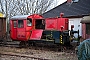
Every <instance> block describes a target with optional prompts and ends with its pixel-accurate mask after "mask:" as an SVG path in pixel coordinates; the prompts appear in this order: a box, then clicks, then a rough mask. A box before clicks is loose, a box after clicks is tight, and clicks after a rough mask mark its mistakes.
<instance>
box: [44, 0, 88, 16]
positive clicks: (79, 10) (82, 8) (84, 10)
mask: <svg viewBox="0 0 90 60" xmlns="http://www.w3.org/2000/svg"><path fill="white" fill-rule="evenodd" d="M61 12H62V13H64V17H70V16H85V15H90V0H79V1H78V2H77V3H71V4H69V3H67V2H64V3H63V4H61V5H59V6H57V7H55V8H53V9H51V10H49V11H47V12H46V13H44V14H43V16H44V17H45V18H47V17H57V16H58V17H59V16H60V13H61Z"/></svg>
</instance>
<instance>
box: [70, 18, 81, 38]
mask: <svg viewBox="0 0 90 60" xmlns="http://www.w3.org/2000/svg"><path fill="white" fill-rule="evenodd" d="M81 19H82V18H69V30H71V25H74V30H75V31H77V30H79V35H80V36H82V24H81V23H80V21H81ZM77 36H78V35H77V34H75V37H77Z"/></svg>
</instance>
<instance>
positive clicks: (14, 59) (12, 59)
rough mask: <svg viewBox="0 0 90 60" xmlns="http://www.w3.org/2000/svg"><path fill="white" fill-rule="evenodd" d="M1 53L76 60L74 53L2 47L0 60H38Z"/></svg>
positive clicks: (0, 47)
mask: <svg viewBox="0 0 90 60" xmlns="http://www.w3.org/2000/svg"><path fill="white" fill-rule="evenodd" d="M3 53H12V54H21V55H29V56H32V57H39V58H44V59H50V60H78V59H77V55H76V53H74V52H72V51H71V52H70V50H69V52H60V51H51V50H43V49H42V50H41V49H40V50H39V49H32V48H15V47H3V46H0V60H38V59H34V58H29V57H23V56H13V55H2V54H3Z"/></svg>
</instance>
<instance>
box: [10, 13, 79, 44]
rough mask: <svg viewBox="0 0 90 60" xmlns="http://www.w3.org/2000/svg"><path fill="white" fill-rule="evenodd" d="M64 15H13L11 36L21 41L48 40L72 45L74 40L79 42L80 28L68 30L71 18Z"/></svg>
mask: <svg viewBox="0 0 90 60" xmlns="http://www.w3.org/2000/svg"><path fill="white" fill-rule="evenodd" d="M62 16H63V15H62V14H60V18H43V16H41V15H39V14H33V15H24V16H13V17H12V18H11V19H10V37H11V39H12V40H17V41H21V42H26V41H36V42H38V41H46V42H53V43H55V44H62V45H70V44H71V42H73V41H74V40H75V41H76V40H77V42H79V30H78V31H74V30H73V28H74V26H71V30H68V23H69V22H68V20H69V19H68V18H63V17H62ZM28 23H29V25H28ZM30 23H31V24H30ZM75 33H77V34H78V38H77V39H76V38H75V37H74V34H75Z"/></svg>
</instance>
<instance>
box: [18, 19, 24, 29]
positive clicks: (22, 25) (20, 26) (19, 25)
mask: <svg viewBox="0 0 90 60" xmlns="http://www.w3.org/2000/svg"><path fill="white" fill-rule="evenodd" d="M23 27H24V23H23V20H18V28H23Z"/></svg>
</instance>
